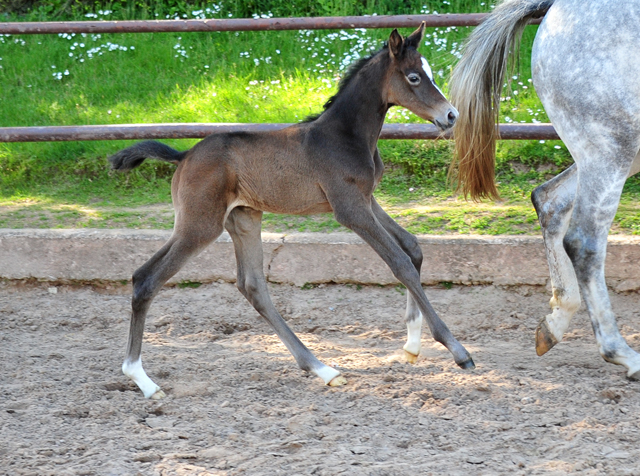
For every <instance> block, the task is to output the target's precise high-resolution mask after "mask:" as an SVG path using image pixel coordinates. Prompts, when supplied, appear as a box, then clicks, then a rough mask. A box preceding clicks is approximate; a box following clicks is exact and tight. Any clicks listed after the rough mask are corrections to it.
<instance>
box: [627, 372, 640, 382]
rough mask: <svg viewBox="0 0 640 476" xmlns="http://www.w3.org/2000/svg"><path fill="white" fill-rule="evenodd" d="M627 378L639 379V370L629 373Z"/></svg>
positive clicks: (636, 380) (635, 380)
mask: <svg viewBox="0 0 640 476" xmlns="http://www.w3.org/2000/svg"><path fill="white" fill-rule="evenodd" d="M627 378H628V379H629V380H633V381H634V382H638V381H640V370H638V371H637V372H635V373H632V374H631V375H627Z"/></svg>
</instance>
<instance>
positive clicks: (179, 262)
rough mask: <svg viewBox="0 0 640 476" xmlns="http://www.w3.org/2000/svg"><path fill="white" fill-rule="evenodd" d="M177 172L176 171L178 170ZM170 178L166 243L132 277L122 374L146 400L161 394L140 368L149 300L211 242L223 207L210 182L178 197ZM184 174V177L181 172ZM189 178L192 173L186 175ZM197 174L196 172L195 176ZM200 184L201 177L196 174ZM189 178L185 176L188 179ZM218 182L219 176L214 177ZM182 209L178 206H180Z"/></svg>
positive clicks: (219, 226) (219, 230)
mask: <svg viewBox="0 0 640 476" xmlns="http://www.w3.org/2000/svg"><path fill="white" fill-rule="evenodd" d="M178 170H179V171H180V168H179V169H178ZM179 171H178V172H176V175H174V180H173V185H172V189H174V188H175V189H174V190H172V192H173V193H172V195H174V197H173V198H174V205H175V208H176V224H175V227H174V231H173V235H171V238H169V241H167V243H166V244H165V245H164V246H163V247H162V248H161V249H160V251H158V252H157V253H156V254H155V255H154V256H153V257H152V258H151V259H150V260H149V261H147V262H146V263H145V264H144V265H142V266H141V267H140V268H139V269H138V270H136V272H135V273H134V274H133V298H132V301H131V307H132V311H133V312H132V315H131V324H130V328H129V341H128V344H127V355H126V357H125V360H124V363H123V364H122V372H123V373H124V374H125V375H127V376H128V377H130V378H131V379H132V380H133V381H134V382H135V383H136V385H138V387H139V388H140V390H142V393H143V394H144V396H145V397H146V398H153V399H160V398H163V397H164V396H165V395H164V392H163V391H162V390H160V387H159V386H158V385H156V383H155V382H154V381H153V380H151V379H150V378H149V377H148V376H147V374H146V372H145V371H144V369H143V368H142V359H141V356H140V354H141V350H142V337H143V333H144V322H145V319H146V316H147V311H148V310H149V306H150V305H151V301H152V300H153V298H154V297H155V295H156V294H157V293H158V291H159V290H160V288H161V287H162V285H163V284H164V283H166V282H167V280H168V279H169V278H171V277H172V276H173V275H174V274H176V273H177V272H178V271H179V270H180V268H182V266H183V265H184V264H185V263H186V261H187V260H188V259H189V258H190V257H192V256H194V255H195V254H196V253H197V252H199V251H200V250H202V249H203V248H204V247H205V246H207V245H208V244H209V243H211V242H212V241H213V240H215V239H216V238H217V237H218V236H220V234H221V233H222V231H223V222H224V215H225V213H226V207H225V205H224V203H225V202H224V200H223V196H222V193H216V191H218V192H221V191H220V187H218V190H216V187H215V184H214V183H213V182H214V180H210V182H211V183H210V184H209V186H208V187H206V188H207V189H206V190H202V189H199V188H198V183H197V180H195V179H193V180H191V183H190V187H191V189H190V190H189V189H187V190H185V192H184V193H183V194H182V195H180V194H179V192H178V191H177V190H176V189H177V184H178V182H179V176H180V172H179ZM185 175H187V174H186V173H185ZM190 175H191V176H193V175H194V174H190ZM195 175H198V174H197V170H196V173H195ZM199 175H200V179H202V181H204V180H207V179H206V176H205V174H199ZM188 178H189V177H188ZM218 179H220V177H218ZM181 202H182V203H184V204H185V206H180V203H181Z"/></svg>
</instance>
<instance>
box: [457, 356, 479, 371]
mask: <svg viewBox="0 0 640 476" xmlns="http://www.w3.org/2000/svg"><path fill="white" fill-rule="evenodd" d="M456 364H458V367H460V368H461V369H465V370H473V369H475V368H476V364H474V363H473V359H472V358H471V357H469V358H468V359H467V360H463V361H462V362H456Z"/></svg>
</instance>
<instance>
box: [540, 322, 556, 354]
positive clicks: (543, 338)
mask: <svg viewBox="0 0 640 476" xmlns="http://www.w3.org/2000/svg"><path fill="white" fill-rule="evenodd" d="M557 343H558V339H556V337H555V336H554V335H553V334H552V333H551V330H550V329H549V325H548V324H547V319H546V318H544V319H542V320H541V321H540V324H538V328H537V329H536V354H538V355H539V356H540V355H544V354H546V353H547V352H549V351H550V350H551V349H552V348H553V346H554V345H556V344H557Z"/></svg>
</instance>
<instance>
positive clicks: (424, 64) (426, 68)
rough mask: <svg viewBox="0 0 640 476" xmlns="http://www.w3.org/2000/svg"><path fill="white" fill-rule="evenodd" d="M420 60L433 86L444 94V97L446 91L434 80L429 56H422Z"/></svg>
mask: <svg viewBox="0 0 640 476" xmlns="http://www.w3.org/2000/svg"><path fill="white" fill-rule="evenodd" d="M420 61H422V69H423V71H424V74H426V75H427V78H429V79H430V80H431V84H433V86H434V87H435V88H436V89H437V90H438V92H439V93H440V94H442V97H444V93H443V92H442V91H441V90H440V88H439V87H438V85H437V84H436V82H435V81H434V80H433V71H431V66H429V62H428V61H427V58H425V57H424V56H423V57H422V58H420Z"/></svg>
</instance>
